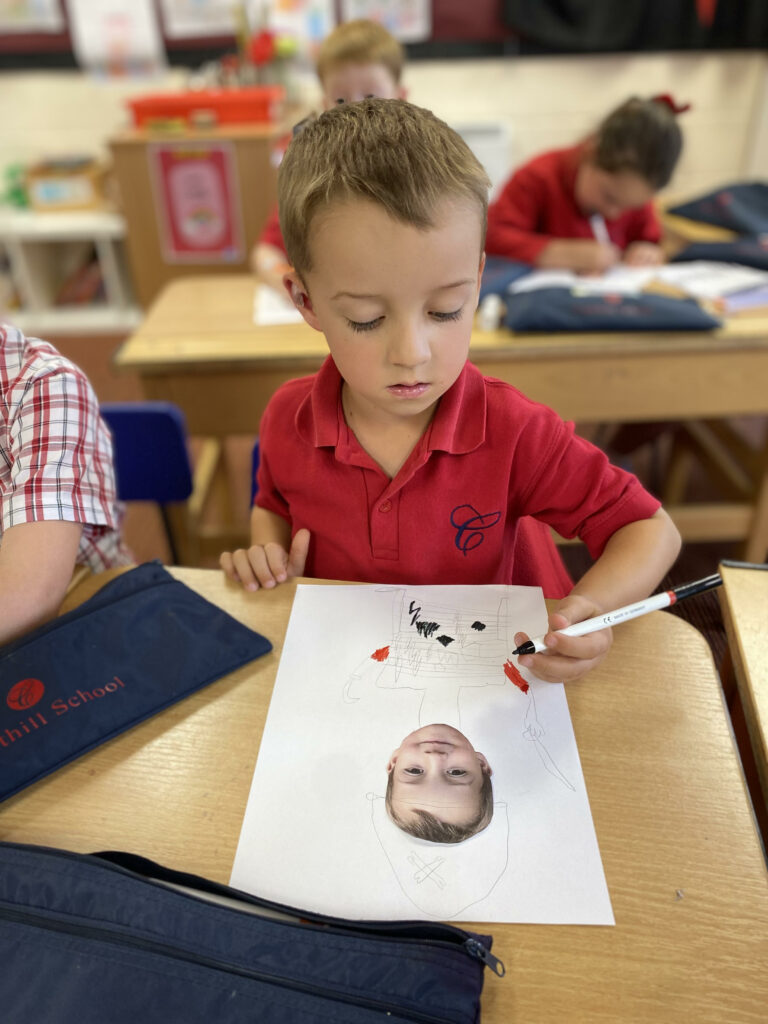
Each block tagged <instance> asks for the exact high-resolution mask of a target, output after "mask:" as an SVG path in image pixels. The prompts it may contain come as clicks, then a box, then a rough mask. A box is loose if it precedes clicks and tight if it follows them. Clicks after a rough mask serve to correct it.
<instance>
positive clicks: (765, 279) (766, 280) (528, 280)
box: [509, 260, 768, 301]
mask: <svg viewBox="0 0 768 1024" xmlns="http://www.w3.org/2000/svg"><path fill="white" fill-rule="evenodd" d="M653 282H659V283H661V284H664V285H668V286H670V287H672V288H676V289H679V291H680V292H682V293H684V294H685V295H687V296H690V297H691V298H694V299H722V298H726V297H728V296H733V295H737V294H738V295H740V296H742V297H744V296H746V294H747V293H750V292H753V291H756V290H759V291H760V292H761V297H762V292H763V290H764V289H765V288H766V287H767V286H768V271H765V270H757V269H755V268H754V267H743V266H741V265H739V264H736V263H716V262H712V261H710V260H692V261H691V262H690V263H666V264H664V265H663V266H660V267H629V266H623V265H619V266H617V267H613V268H612V269H611V270H608V271H606V273H604V274H598V275H595V276H590V275H585V274H575V273H573V272H572V271H570V270H534V271H532V272H531V273H530V274H526V275H525V276H524V277H520V278H518V279H517V280H516V281H513V283H512V284H511V285H510V287H509V291H510V292H511V293H512V294H515V293H517V292H528V291H534V290H536V289H538V288H570V289H572V290H574V291H577V292H579V293H581V294H582V295H605V294H621V295H637V294H639V293H640V292H641V291H643V290H644V289H646V288H649V287H650V286H651V285H652V283H653ZM744 301H746V300H744Z"/></svg>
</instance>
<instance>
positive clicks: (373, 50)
mask: <svg viewBox="0 0 768 1024" xmlns="http://www.w3.org/2000/svg"><path fill="white" fill-rule="evenodd" d="M346 64H381V65H382V66H383V67H385V68H386V69H387V71H389V73H390V74H391V75H392V78H393V80H394V82H395V85H399V84H400V76H401V75H402V73H403V65H404V64H405V51H404V50H403V47H402V46H401V44H400V43H399V42H398V41H397V39H395V37H394V36H392V35H390V34H389V32H387V30H386V29H385V28H384V26H383V25H379V24H378V22H376V21H368V20H367V19H366V18H358V19H356V20H355V21H346V22H344V24H343V25H338V26H337V27H336V28H335V29H334V30H333V32H331V33H330V35H327V36H326V37H325V39H324V40H323V41H322V43H321V44H320V49H319V50H318V53H317V77H318V78H319V79H320V81H321V82H322V83H325V78H326V75H328V74H329V72H331V71H335V70H336V69H337V68H339V67H342V66H344V65H346Z"/></svg>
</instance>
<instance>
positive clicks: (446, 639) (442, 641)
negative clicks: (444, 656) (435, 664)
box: [437, 633, 453, 647]
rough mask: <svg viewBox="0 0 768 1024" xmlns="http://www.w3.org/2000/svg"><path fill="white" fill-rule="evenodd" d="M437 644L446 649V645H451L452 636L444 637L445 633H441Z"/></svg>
mask: <svg viewBox="0 0 768 1024" xmlns="http://www.w3.org/2000/svg"><path fill="white" fill-rule="evenodd" d="M437 642H438V643H439V644H442V645H443V647H447V646H448V644H452V643H453V637H452V636H446V635H445V633H443V635H442V636H439V637H438V638H437Z"/></svg>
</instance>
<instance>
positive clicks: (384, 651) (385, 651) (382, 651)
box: [371, 647, 389, 661]
mask: <svg viewBox="0 0 768 1024" xmlns="http://www.w3.org/2000/svg"><path fill="white" fill-rule="evenodd" d="M371 657H372V658H373V660H374V661H386V660H387V658H388V657H389V647H380V648H379V649H378V651H374V652H373V654H372V655H371Z"/></svg>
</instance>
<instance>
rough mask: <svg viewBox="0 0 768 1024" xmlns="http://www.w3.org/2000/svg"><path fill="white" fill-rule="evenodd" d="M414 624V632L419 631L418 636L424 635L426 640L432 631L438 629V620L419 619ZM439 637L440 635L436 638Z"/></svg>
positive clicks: (434, 631)
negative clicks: (426, 620)
mask: <svg viewBox="0 0 768 1024" xmlns="http://www.w3.org/2000/svg"><path fill="white" fill-rule="evenodd" d="M415 626H416V632H417V633H419V634H420V636H424V637H426V638H427V640H429V638H430V637H431V636H432V634H433V633H436V632H437V631H438V629H440V623H439V622H421V621H419V622H416V623H415ZM439 639H440V637H438V640H439Z"/></svg>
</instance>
